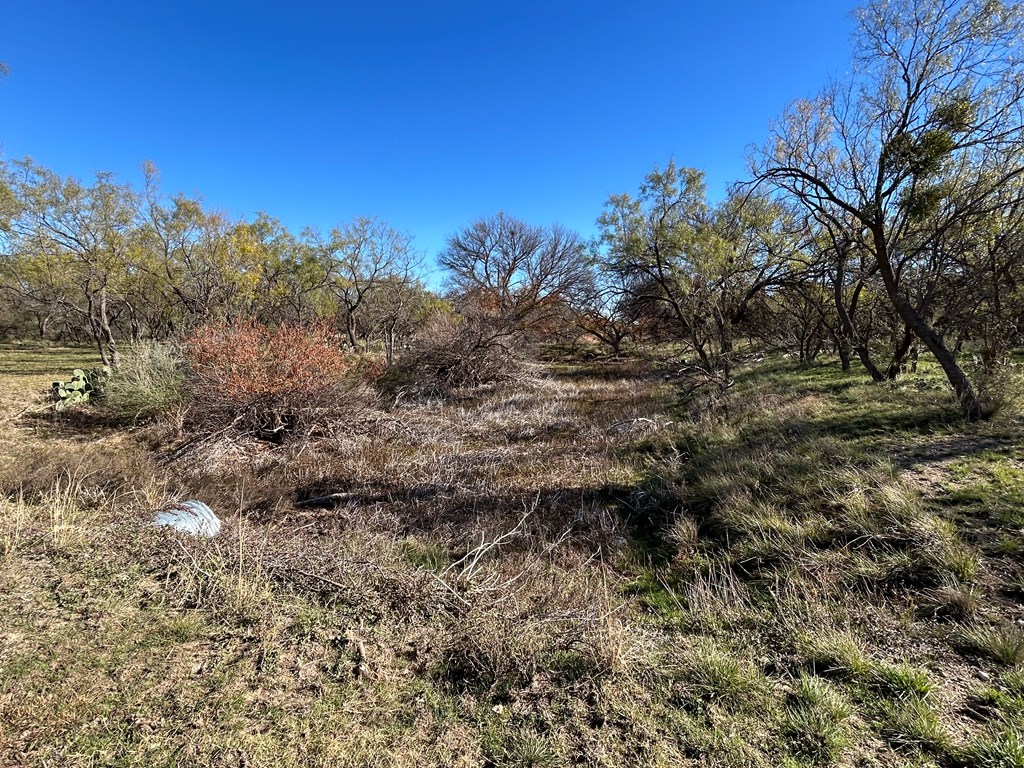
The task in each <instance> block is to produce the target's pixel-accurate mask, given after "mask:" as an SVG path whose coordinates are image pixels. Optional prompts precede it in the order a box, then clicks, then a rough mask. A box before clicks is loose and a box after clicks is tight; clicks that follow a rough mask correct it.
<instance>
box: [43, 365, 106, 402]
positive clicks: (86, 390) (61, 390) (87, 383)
mask: <svg viewBox="0 0 1024 768" xmlns="http://www.w3.org/2000/svg"><path fill="white" fill-rule="evenodd" d="M110 373H111V370H110V366H108V365H104V366H101V367H99V368H92V369H88V370H87V369H84V368H75V370H74V371H72V372H71V378H70V379H68V380H67V381H55V382H53V384H52V385H51V387H50V400H52V401H53V410H55V411H66V410H67V409H68V408H73V407H74V406H76V405H82V404H83V403H88V402H90V401H91V400H95V399H96V398H99V397H102V396H103V395H104V394H105V392H106V387H107V383H108V381H109V379H110Z"/></svg>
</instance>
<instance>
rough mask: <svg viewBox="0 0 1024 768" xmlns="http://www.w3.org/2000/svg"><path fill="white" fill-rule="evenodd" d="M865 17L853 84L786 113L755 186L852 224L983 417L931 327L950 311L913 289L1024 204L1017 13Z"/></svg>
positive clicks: (925, 1)
mask: <svg viewBox="0 0 1024 768" xmlns="http://www.w3.org/2000/svg"><path fill="white" fill-rule="evenodd" d="M857 20H858V31H857V34H856V37H855V50H854V52H855V63H856V66H855V69H854V71H853V74H852V75H851V76H850V77H849V78H848V79H846V80H844V81H840V82H835V83H833V84H832V85H830V86H829V87H828V88H826V89H825V90H824V91H823V92H822V93H821V94H820V95H819V96H818V97H817V98H815V99H812V100H810V101H800V102H797V103H795V104H794V105H793V106H792V107H790V109H789V110H788V111H787V112H786V114H785V115H784V117H783V118H782V120H781V121H779V123H778V124H777V125H776V126H775V129H774V136H773V137H772V139H771V140H770V141H769V143H768V144H767V146H766V147H765V148H764V150H763V152H761V153H760V156H759V157H758V158H757V159H756V161H755V171H756V175H757V178H758V179H759V180H761V181H767V182H770V183H772V184H774V185H775V186H776V187H777V188H778V189H780V190H782V191H784V192H785V193H786V194H788V195H790V196H791V197H793V198H795V199H796V200H798V201H799V202H800V203H801V204H802V205H803V206H805V207H806V208H807V209H809V210H810V211H811V212H812V213H813V214H814V215H815V216H816V217H818V218H820V219H824V220H828V221H831V222H833V223H834V224H835V226H836V227H837V228H840V227H842V226H843V221H844V220H846V219H848V220H849V221H851V222H852V224H851V225H848V228H847V233H848V235H849V237H850V238H851V239H852V240H854V241H855V242H856V243H857V244H858V246H860V247H863V248H865V249H867V250H868V252H869V253H870V254H871V257H872V260H873V263H874V266H876V267H877V270H878V274H879V276H880V278H881V280H882V283H883V285H884V287H885V293H886V295H887V297H888V300H889V301H890V302H891V304H892V306H893V308H894V309H895V310H896V312H897V313H898V314H899V316H900V318H901V319H902V320H903V322H904V323H905V324H906V327H907V328H908V329H909V330H910V332H911V333H912V334H913V335H914V336H916V337H917V338H918V339H920V341H921V342H922V343H923V344H924V346H926V347H927V348H928V350H929V351H930V352H931V353H932V354H933V355H934V356H935V358H936V360H937V361H938V363H939V365H940V366H941V367H942V369H943V371H944V372H945V374H946V376H947V378H948V379H949V382H950V385H951V386H952V388H953V390H954V391H955V393H956V396H957V399H958V401H959V403H960V407H961V410H962V412H963V414H964V416H965V417H966V418H968V419H971V420H973V419H978V418H980V417H981V416H982V405H981V402H980V401H979V398H978V396H977V394H976V391H975V389H974V387H973V386H972V383H971V381H970V380H969V379H968V377H967V375H966V374H965V372H964V370H963V368H962V367H961V366H960V364H959V363H958V362H957V359H956V355H955V354H954V350H952V349H950V346H949V345H948V343H947V341H946V339H944V337H943V335H942V332H941V329H940V328H937V327H936V324H935V318H936V317H937V316H940V315H942V314H943V307H941V306H938V305H936V304H935V303H934V302H929V304H928V305H927V306H925V307H922V306H920V305H918V306H915V304H917V303H918V302H916V301H915V297H914V286H913V282H914V280H915V278H918V277H920V276H921V275H923V274H939V275H941V274H943V264H942V263H940V262H939V261H937V260H941V259H943V258H945V252H944V251H943V249H941V248H938V247H936V246H937V244H938V243H939V242H940V241H941V240H942V239H943V238H945V237H946V236H947V233H949V232H950V231H951V230H954V229H962V228H964V227H969V226H971V225H974V224H975V223H977V224H978V225H980V224H981V223H982V222H983V221H985V220H986V219H988V218H989V217H991V216H993V215H994V214H995V215H998V214H999V213H1000V212H1001V211H1004V210H1008V209H1010V208H1012V207H1013V206H1016V205H1018V204H1019V202H1020V195H1019V193H1020V191H1021V187H1020V185H1018V184H1015V181H1016V180H1017V179H1018V178H1019V177H1020V176H1021V175H1024V136H1022V127H1024V113H1022V107H1024V65H1022V63H1021V61H1022V60H1021V54H1022V48H1024V46H1022V31H1024V27H1022V11H1021V6H1020V5H1018V4H1016V3H1013V4H1009V3H1004V2H999V1H998V0H875V2H871V3H869V4H868V5H867V6H865V7H864V8H862V9H861V10H860V11H859V12H858V14H857ZM1008 189H1009V190H1016V193H1014V194H1007V190H1008Z"/></svg>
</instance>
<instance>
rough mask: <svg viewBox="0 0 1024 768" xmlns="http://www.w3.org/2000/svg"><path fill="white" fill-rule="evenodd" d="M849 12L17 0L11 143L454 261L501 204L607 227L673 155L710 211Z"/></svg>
mask: <svg viewBox="0 0 1024 768" xmlns="http://www.w3.org/2000/svg"><path fill="white" fill-rule="evenodd" d="M855 5H856V3H854V2H847V1H846V0H829V1H828V2H821V1H820V0H793V1H792V2H775V3H769V2H764V0H762V1H761V2H753V1H750V0H736V1H734V2H717V3H704V2H701V3H695V2H682V1H681V0H677V1H675V2H670V1H669V0H650V1H648V2H643V1H640V2H596V1H595V2H577V1H576V0H571V1H566V2H559V0H548V1H547V2H534V0H520V1H519V2H515V3H495V2H486V0H477V2H454V1H448V0H439V2H434V3H414V2H388V1H387V0H379V1H378V2H363V3H348V2H337V3H307V2H292V3H288V4H285V3H275V4H265V3H254V2H249V3H234V2H204V3H199V2H165V3H146V2H137V1H135V2H121V1H120V0H115V1H110V2H101V0H78V2H74V3H72V2H63V1H62V2H53V1H49V2H48V1H47V0H7V2H5V3H4V6H3V9H2V10H0V61H4V62H6V63H7V64H8V66H9V68H10V74H9V76H8V77H7V78H5V79H4V80H3V81H0V152H2V154H3V156H6V157H8V158H12V157H23V156H26V155H28V156H31V157H33V158H34V159H35V160H36V161H38V162H40V163H42V164H43V165H46V166H48V167H50V168H52V169H53V170H55V171H57V172H59V173H62V174H65V175H74V176H79V177H88V176H90V175H91V174H92V173H93V172H94V171H97V170H105V171H113V172H115V173H116V174H117V175H118V176H119V177H120V178H122V179H128V180H137V179H138V178H139V177H140V174H139V168H140V166H141V164H142V163H143V162H144V161H146V160H152V161H154V162H155V163H156V164H157V166H158V167H159V168H160V171H161V174H162V177H163V182H164V188H165V191H167V192H175V191H182V192H186V193H190V194H191V193H198V194H200V195H201V196H202V197H203V198H204V200H205V201H206V203H207V204H208V205H209V206H210V207H214V208H217V209H221V210H225V211H227V212H229V213H231V214H233V215H235V216H248V215H251V214H253V213H255V212H256V211H260V210H263V211H267V212H268V213H270V214H271V215H273V216H277V217H278V218H280V219H281V220H282V221H283V222H284V223H285V224H286V225H287V226H289V227H290V228H292V229H294V230H296V231H298V230H300V229H301V228H302V227H303V226H305V225H314V226H317V227H320V228H321V229H328V228H330V226H332V225H333V224H335V223H337V222H340V221H344V220H347V219H350V218H351V217H353V216H355V215H378V216H381V217H383V218H385V219H386V220H387V221H389V222H390V223H391V224H393V225H394V226H396V227H398V228H400V229H403V230H406V231H408V232H410V233H411V234H413V235H414V236H415V237H416V241H415V242H416V244H417V246H418V247H419V248H421V249H423V250H424V251H426V252H427V254H428V256H430V257H431V259H432V257H433V256H434V255H436V252H437V251H438V250H439V249H440V248H441V247H442V246H443V243H444V238H445V236H446V235H447V234H450V233H452V232H454V231H456V230H457V229H459V228H460V227H462V226H464V225H466V224H468V223H469V222H470V221H472V220H473V219H474V218H476V217H478V216H482V215H489V214H491V213H494V212H496V211H498V210H504V211H506V212H507V213H509V214H512V215H515V216H519V217H521V218H523V219H526V220H527V221H530V222H531V223H535V224H550V223H554V222H556V221H557V222H561V223H563V224H565V225H567V226H570V227H573V228H575V229H578V230H579V231H580V232H582V233H583V234H585V235H587V236H589V235H591V234H593V233H594V231H595V227H594V220H595V219H596V218H597V216H598V215H599V214H600V212H601V209H602V206H603V203H604V201H605V200H606V199H607V197H608V195H609V194H613V193H618V192H625V191H633V190H635V189H636V187H637V186H638V185H639V183H640V181H641V179H642V178H643V176H644V174H645V173H647V172H648V171H649V170H650V169H651V168H652V167H653V166H654V165H655V164H659V165H663V164H664V163H666V162H667V161H668V160H669V159H670V158H673V157H674V158H675V160H676V162H678V163H679V164H681V165H688V166H694V167H698V168H702V169H704V170H705V171H706V172H707V174H708V181H709V187H710V191H711V194H712V196H713V197H719V196H721V194H722V193H723V192H724V189H725V185H726V184H727V183H728V182H729V181H732V180H735V179H737V178H740V177H741V176H742V175H743V173H744V167H745V160H744V157H745V151H746V148H747V146H748V145H750V144H753V143H760V142H761V141H763V139H764V138H765V136H766V134H767V126H768V122H769V120H770V119H772V118H773V117H774V116H776V115H778V114H779V113H780V112H781V110H782V109H783V107H784V106H785V105H786V103H788V102H789V101H791V100H792V99H795V98H799V97H803V96H809V95H812V94H813V93H814V92H815V91H817V90H818V89H819V88H820V87H821V86H822V85H823V84H824V83H825V81H826V78H827V77H828V76H829V75H830V74H831V75H841V74H842V73H843V72H845V71H846V69H847V61H848V50H849V48H848V40H849V35H850V31H851V29H852V22H851V19H850V17H849V14H850V12H851V10H852V9H853V8H854V6H855Z"/></svg>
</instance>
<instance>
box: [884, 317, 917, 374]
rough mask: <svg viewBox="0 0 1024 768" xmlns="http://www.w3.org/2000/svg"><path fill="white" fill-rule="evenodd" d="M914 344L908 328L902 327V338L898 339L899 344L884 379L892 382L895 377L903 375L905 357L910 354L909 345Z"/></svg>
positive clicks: (912, 335) (906, 326)
mask: <svg viewBox="0 0 1024 768" xmlns="http://www.w3.org/2000/svg"><path fill="white" fill-rule="evenodd" d="M913 343H914V334H913V333H912V332H911V330H910V326H908V325H905V326H903V338H902V339H900V343H899V344H898V345H897V347H896V349H894V350H893V353H892V362H890V363H889V370H888V371H886V374H885V378H887V379H888V380H889V381H894V380H895V379H896V377H897V376H899V375H900V374H901V373H903V366H904V365H905V364H906V362H907V356H908V355H909V354H910V348H911V345H912V344H913Z"/></svg>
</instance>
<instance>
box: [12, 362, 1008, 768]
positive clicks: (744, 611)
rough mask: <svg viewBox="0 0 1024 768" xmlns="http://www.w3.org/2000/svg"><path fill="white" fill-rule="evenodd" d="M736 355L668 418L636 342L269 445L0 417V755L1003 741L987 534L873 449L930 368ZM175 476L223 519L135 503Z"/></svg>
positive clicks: (597, 759) (886, 442)
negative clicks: (712, 401)
mask: <svg viewBox="0 0 1024 768" xmlns="http://www.w3.org/2000/svg"><path fill="white" fill-rule="evenodd" d="M41 359H45V357H43V358H41ZM61 365H63V363H61ZM55 367H60V366H55ZM744 376H749V378H746V379H744V378H743V377H742V376H741V381H740V384H739V385H738V389H737V392H736V393H735V396H734V399H733V400H732V401H730V402H729V403H725V404H720V405H722V409H721V411H720V412H716V413H715V414H708V413H696V414H694V417H693V418H692V419H691V418H690V417H688V416H687V415H686V414H687V413H688V408H687V407H682V408H679V407H677V405H678V404H677V403H676V396H675V392H674V391H673V390H672V388H671V387H670V386H667V385H666V384H665V383H664V380H663V379H661V378H660V377H659V376H657V375H656V374H654V373H646V372H644V370H643V369H642V368H639V369H638V368H636V367H626V366H621V367H617V366H590V367H586V368H572V367H565V366H563V367H533V368H529V369H528V370H527V372H526V374H525V375H524V376H523V377H522V378H521V379H520V380H519V381H517V382H516V383H515V384H514V385H510V386H488V387H478V388H475V389H463V390H459V391H456V392H453V393H451V394H450V396H449V397H447V398H445V399H419V400H399V402H397V403H395V404H394V406H393V407H391V408H389V409H387V410H379V411H373V410H367V411H365V412H363V413H361V414H360V415H359V416H358V419H354V420H352V421H350V422H347V423H339V424H335V425H333V428H332V429H330V430H325V431H323V433H322V435H321V436H320V437H318V438H316V439H308V440H296V441H293V442H290V443H288V442H286V443H285V444H284V445H282V446H271V445H268V444H267V443H266V442H265V441H259V440H254V439H249V438H246V437H244V436H234V437H231V438H230V439H228V438H222V439H217V440H207V441H205V442H198V443H190V442H188V439H187V438H188V436H187V435H181V434H180V433H179V432H178V428H177V426H176V425H173V424H172V425H168V424H156V425H153V426H150V427H147V428H146V429H142V430H132V431H125V430H122V429H118V428H115V427H113V426H109V425H105V423H104V421H103V420H102V418H99V417H100V416H101V414H93V415H88V414H87V415H81V414H80V415H78V416H71V417H62V418H60V419H56V420H55V419H52V418H39V417H38V416H33V415H32V414H28V415H22V416H21V417H18V418H13V417H9V418H8V421H7V422H6V426H5V427H4V432H3V434H0V491H2V496H0V546H2V547H3V550H2V556H0V611H3V613H4V615H5V617H7V621H6V623H5V624H4V625H3V626H2V627H0V745H2V746H0V764H8V763H12V764H29V765H46V764H54V765H68V766H78V765H81V766H85V765H97V764H99V765H123V766H128V765H175V764H177V765H182V764H187V765H198V766H207V765H208V766H221V765H248V766H271V765H273V766H278V765H281V766H309V765H323V766H334V765H352V766H357V765H410V766H412V765H466V766H471V765H472V766H476V765H493V766H522V765H552V766H553V765H592V766H620V765H686V764H700V765H721V766H739V765H744V766H774V765H791V766H797V765H857V764H874V765H893V766H895V765H905V764H909V763H912V762H915V761H916V763H917V764H927V763H928V761H933V762H938V763H940V764H946V765H954V764H957V763H958V761H959V762H960V763H963V762H964V761H965V760H967V756H970V755H973V756H975V757H976V759H977V760H979V761H988V762H987V763H979V764H992V765H996V764H999V763H998V762H993V761H997V760H1000V759H1008V758H1006V757H1005V756H1006V755H1011V756H1012V755H1014V754H1017V752H1019V749H1018V747H1019V738H1018V736H1019V733H1020V732H1021V722H1020V717H1021V711H1024V708H1021V707H1017V706H1016V704H1013V702H1014V701H1016V699H1017V697H1018V696H1019V692H1016V693H1015V692H1014V691H1016V690H1017V689H1016V688H1015V687H1014V686H1017V687H1021V686H1019V680H1018V679H1017V678H1018V677H1019V676H1020V675H1019V672H1018V671H1017V670H1015V669H1012V668H1009V667H1001V666H999V665H998V664H997V663H996V660H997V659H998V660H999V661H1000V662H1003V663H1006V664H1011V663H1013V661H1014V659H1016V656H1014V655H1013V654H1014V652H1015V651H1014V650H1013V649H1014V648H1016V646H1015V645H1014V643H1015V642H1016V641H1017V638H1016V635H1015V634H1014V630H1013V629H1012V628H1013V626H1014V625H1015V622H1016V620H1017V619H1018V618H1024V616H1021V615H1020V611H1019V607H1018V606H1016V605H1015V604H1014V603H1013V601H1011V600H1009V599H1007V598H1006V597H1005V593H1004V591H1003V589H1004V586H1005V584H1006V583H1008V582H1009V581H1010V580H1012V578H1013V577H1014V575H1015V571H1014V568H1013V558H1012V554H1005V549H1006V548H1005V546H1004V547H1003V549H1002V550H999V549H997V548H996V547H995V546H994V542H997V541H1000V540H1001V537H1005V536H1006V535H1007V532H1006V531H1005V530H1001V529H1000V528H999V526H998V524H995V523H992V521H990V520H985V521H984V522H980V521H979V520H978V518H976V517H973V516H972V515H974V510H975V509H976V505H977V501H976V500H971V501H970V504H966V503H965V504H962V505H959V506H958V505H957V503H956V501H955V498H953V497H952V496H943V497H940V498H935V497H934V496H933V495H932V494H933V493H934V487H935V486H934V485H929V486H927V487H925V486H922V485H921V484H920V483H919V482H918V481H917V478H918V474H917V473H916V472H915V471H913V469H912V468H911V469H908V468H907V466H905V464H904V463H901V462H902V459H900V456H901V455H903V454H901V453H898V452H897V450H896V449H895V448H894V447H893V446H894V445H895V444H898V445H899V446H900V447H899V451H905V450H906V446H908V445H918V444H924V442H925V441H926V440H933V439H935V438H934V431H935V430H936V429H939V427H937V426H936V425H937V424H938V423H940V422H937V421H936V418H937V417H936V416H935V415H934V414H932V413H931V412H929V411H928V410H927V409H928V406H927V405H926V402H927V397H926V395H928V392H927V390H922V392H924V394H923V395H921V396H920V399H919V400H915V399H914V398H915V397H918V396H917V395H915V394H913V393H912V392H904V391H902V390H893V391H889V390H882V389H880V388H869V387H861V385H860V384H856V383H855V384H850V385H848V384H847V379H845V378H843V377H842V376H841V375H838V374H833V373H827V375H826V374H823V373H816V372H814V371H788V370H786V371H779V370H776V369H773V368H771V367H769V368H767V369H766V370H765V371H762V372H760V373H758V374H756V376H755V375H754V374H744ZM47 378H48V377H47V376H42V378H41V379H40V381H41V382H42V385H45V383H46V379H47ZM24 381H25V386H24V388H23V389H22V390H21V395H20V398H21V399H20V400H18V402H17V403H16V404H15V403H12V404H11V411H12V414H13V413H14V412H16V411H20V410H23V409H24V408H25V407H26V406H31V397H32V392H33V389H34V388H38V387H37V384H38V382H37V381H36V379H35V378H32V377H27V378H26V379H25V380H24ZM29 382H31V383H29ZM40 386H41V385H40ZM851 387H852V389H851ZM869 399H870V401H869ZM910 407H913V408H917V409H919V410H921V412H923V413H925V416H926V418H925V417H922V419H921V424H923V426H922V425H919V424H918V423H917V422H914V421H913V420H909V419H906V418H903V420H902V421H899V419H898V418H897V417H898V415H899V414H900V413H903V410H902V409H905V408H910ZM887 408H891V409H892V412H891V413H890V412H887V411H886V410H885V409H887ZM894 414H895V415H894ZM873 420H874V421H873ZM890 422H893V423H897V424H899V426H895V427H894V426H891V424H890ZM852 424H856V425H857V426H856V428H854V427H853V426H851V425H852ZM878 424H881V426H872V425H878ZM949 429H952V428H949ZM844 430H845V431H844ZM951 434H952V437H951V438H950V439H953V438H955V437H956V433H955V432H951ZM991 439H995V438H991ZM964 460H966V459H964ZM972 466H973V465H972ZM1000 466H1002V465H1000ZM1000 471H1004V470H1002V469H1000ZM184 498H199V499H202V500H204V501H207V502H208V503H210V504H211V505H212V506H213V508H214V509H215V510H216V511H217V512H218V514H219V515H220V516H221V517H222V519H223V520H224V529H223V531H222V534H221V535H220V537H218V538H217V539H214V540H211V541H202V540H192V539H188V538H181V537H176V536H174V535H170V534H169V533H168V532H167V531H164V530H158V529H153V528H151V527H150V526H148V525H147V524H146V523H147V521H148V519H149V517H150V515H151V514H152V511H153V510H155V509H157V508H159V507H160V506H162V505H163V504H164V503H165V502H167V501H171V500H181V499H184ZM986 526H989V527H986ZM991 526H995V527H994V528H993V527H991ZM990 543H993V544H992V546H990ZM1001 552H1004V554H1000V553H1001ZM950 618H953V619H956V620H957V622H962V623H964V625H963V626H961V625H960V624H959V623H958V624H956V625H951V624H950V622H949V619H950ZM984 627H995V628H997V629H998V630H999V632H1000V633H1001V634H998V637H997V633H996V632H995V630H985V629H983V628H984ZM965 637H974V638H975V640H976V641H977V642H975V643H974V645H973V646H972V647H971V649H967V650H965V645H964V641H963V638H965ZM998 649H1003V650H998ZM976 665H980V666H976ZM981 667H983V669H981ZM981 672H984V674H985V675H987V676H988V677H989V678H990V685H991V687H992V689H993V690H994V691H996V694H994V695H993V697H990V698H992V701H994V702H996V704H995V705H992V706H989V707H987V708H977V707H976V708H975V709H970V708H969V707H968V706H967V702H969V701H971V698H970V697H971V696H972V695H973V694H972V690H973V689H972V685H971V683H970V682H969V681H970V679H971V676H972V675H975V674H980V673H981ZM979 713H981V714H979ZM1015 750H1016V751H1015ZM1008 764H1012V763H1008Z"/></svg>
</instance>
